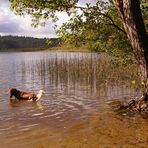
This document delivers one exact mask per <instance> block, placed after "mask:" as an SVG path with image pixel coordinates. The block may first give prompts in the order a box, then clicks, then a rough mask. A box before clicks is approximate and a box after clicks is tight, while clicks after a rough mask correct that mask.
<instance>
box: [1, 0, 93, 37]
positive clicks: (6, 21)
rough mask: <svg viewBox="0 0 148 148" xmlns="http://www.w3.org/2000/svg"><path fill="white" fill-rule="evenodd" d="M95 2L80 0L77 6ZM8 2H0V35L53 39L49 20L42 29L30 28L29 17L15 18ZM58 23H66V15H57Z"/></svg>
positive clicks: (53, 34)
mask: <svg viewBox="0 0 148 148" xmlns="http://www.w3.org/2000/svg"><path fill="white" fill-rule="evenodd" d="M92 2H95V0H80V1H79V5H84V4H85V3H92ZM9 6H10V4H9V1H8V0H0V35H13V36H15V35H17V36H31V37H37V38H44V37H46V38H55V37H57V35H56V33H55V30H54V23H53V22H52V21H51V20H50V19H49V20H48V21H47V22H46V25H45V26H44V27H42V26H38V27H37V28H34V27H32V26H31V17H30V16H29V15H26V16H25V17H24V16H17V15H15V14H14V13H13V12H12V11H11V10H10V9H9ZM58 17H59V21H58V22H57V23H56V24H57V25H58V26H59V27H60V26H61V25H62V23H64V22H66V21H68V19H69V18H68V16H67V15H66V13H58Z"/></svg>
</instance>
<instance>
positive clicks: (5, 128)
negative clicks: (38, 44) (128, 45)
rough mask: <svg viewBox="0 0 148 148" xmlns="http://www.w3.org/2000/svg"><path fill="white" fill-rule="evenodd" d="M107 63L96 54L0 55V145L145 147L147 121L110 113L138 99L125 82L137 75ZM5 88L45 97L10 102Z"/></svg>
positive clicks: (24, 53) (135, 91)
mask: <svg viewBox="0 0 148 148" xmlns="http://www.w3.org/2000/svg"><path fill="white" fill-rule="evenodd" d="M112 61H113V59H112V58H110V57H108V56H107V55H101V54H97V53H72V52H71V53H66V52H14V53H0V84H1V86H0V142H1V146H2V147H3V148H13V147H15V148H16V147H22V148H23V147H24V148H25V147H27V146H28V148H33V147H34V148H37V147H45V148H47V147H51V148H52V147H59V148H62V147H68V148H72V147H74V148H76V147H82V148H87V147H88V148H90V147H93V148H95V147H96V148H99V147H123V148H124V147H146V146H147V145H148V134H147V133H148V125H147V119H145V118H144V117H142V116H140V115H133V114H127V113H123V114H118V113H116V112H115V111H114V108H116V107H118V105H119V103H124V102H126V101H128V99H129V97H135V96H139V95H141V94H140V91H139V90H138V88H137V87H135V86H132V84H131V81H132V80H133V79H134V80H136V79H137V74H136V72H133V67H129V68H128V70H127V68H124V67H122V68H121V67H120V68H118V69H117V66H115V64H111V63H112ZM137 81H138V80H137ZM11 87H14V88H17V89H20V90H24V91H33V92H38V91H39V90H40V89H43V90H44V91H45V95H44V96H43V97H42V99H41V100H40V101H39V102H25V101H23V102H22V101H21V102H15V103H10V102H9V98H8V89H9V88H11Z"/></svg>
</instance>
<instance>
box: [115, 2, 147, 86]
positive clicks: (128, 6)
mask: <svg viewBox="0 0 148 148" xmlns="http://www.w3.org/2000/svg"><path fill="white" fill-rule="evenodd" d="M113 4H114V5H115V7H116V8H117V10H118V12H119V14H120V16H121V19H122V21H123V26H124V29H125V31H126V34H127V37H128V39H129V41H130V43H131V46H132V49H133V53H134V56H135V59H136V60H137V63H138V65H139V67H140V73H141V78H142V81H143V82H144V84H145V87H147V85H148V82H147V81H148V35H147V33H146V29H145V26H144V21H143V18H142V14H141V9H140V1H139V0H113Z"/></svg>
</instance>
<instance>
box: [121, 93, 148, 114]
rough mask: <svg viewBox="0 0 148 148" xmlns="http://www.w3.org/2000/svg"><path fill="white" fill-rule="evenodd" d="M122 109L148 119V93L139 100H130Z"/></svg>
mask: <svg viewBox="0 0 148 148" xmlns="http://www.w3.org/2000/svg"><path fill="white" fill-rule="evenodd" d="M120 109H126V110H129V111H131V112H137V113H141V114H144V115H145V116H146V117H148V93H147V92H146V93H143V95H142V97H140V98H139V99H137V98H136V99H132V100H130V101H129V102H128V104H127V105H121V106H120Z"/></svg>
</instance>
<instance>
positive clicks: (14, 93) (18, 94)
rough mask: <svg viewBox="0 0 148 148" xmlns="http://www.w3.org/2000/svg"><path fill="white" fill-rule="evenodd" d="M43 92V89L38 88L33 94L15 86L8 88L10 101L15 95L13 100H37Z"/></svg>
mask: <svg viewBox="0 0 148 148" xmlns="http://www.w3.org/2000/svg"><path fill="white" fill-rule="evenodd" d="M43 94H44V91H43V90H40V91H39V92H38V93H37V94H35V93H32V92H23V91H20V90H17V89H16V88H10V89H9V98H10V101H12V100H13V97H15V100H27V101H39V100H40V99H41V97H42V95H43Z"/></svg>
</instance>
